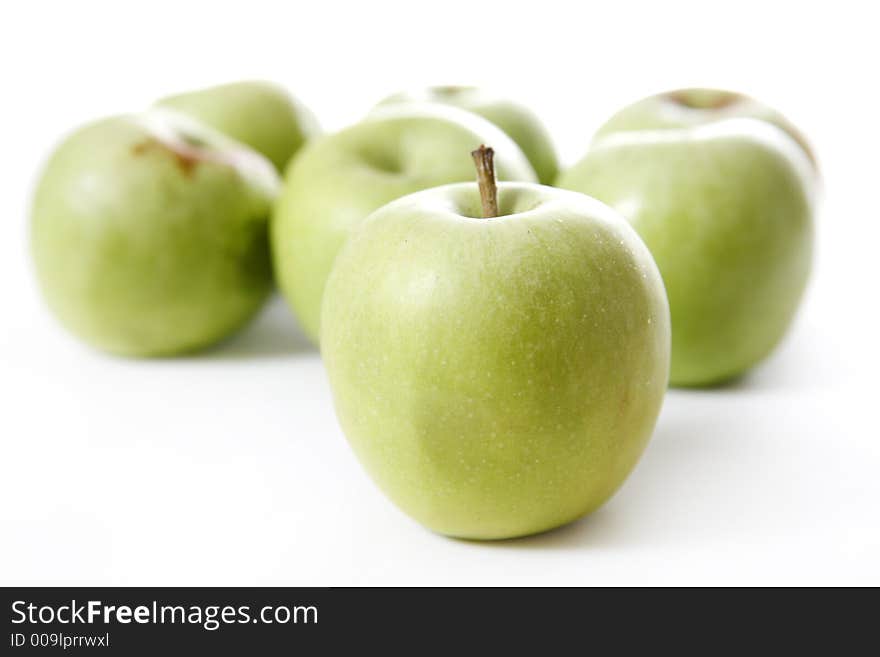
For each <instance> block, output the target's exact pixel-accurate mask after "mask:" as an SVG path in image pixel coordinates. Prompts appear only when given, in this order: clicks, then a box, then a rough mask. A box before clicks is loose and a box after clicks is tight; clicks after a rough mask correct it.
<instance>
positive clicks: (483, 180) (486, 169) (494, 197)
mask: <svg viewBox="0 0 880 657" xmlns="http://www.w3.org/2000/svg"><path fill="white" fill-rule="evenodd" d="M471 157H472V158H474V164H476V165H477V183H478V184H479V186H480V201H482V204H483V218H484V219H492V218H493V217H497V216H498V186H497V185H496V184H495V163H494V160H495V151H493V150H492V149H491V148H488V147H486V146H485V145H481V146H480V147H479V148H478V149H477V150H475V151H472V152H471Z"/></svg>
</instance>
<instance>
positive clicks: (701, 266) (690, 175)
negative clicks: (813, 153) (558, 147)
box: [558, 118, 813, 386]
mask: <svg viewBox="0 0 880 657" xmlns="http://www.w3.org/2000/svg"><path fill="white" fill-rule="evenodd" d="M811 178H812V169H811V165H810V162H809V160H808V159H807V157H806V155H805V154H804V151H803V150H802V149H801V148H800V147H799V146H798V145H797V143H796V142H795V141H794V140H792V139H791V138H790V137H789V135H787V134H786V133H785V132H783V131H782V130H780V129H779V128H777V127H776V126H773V125H770V124H769V123H767V122H765V121H761V120H756V119H748V118H747V119H725V120H721V121H718V122H716V123H703V124H698V125H696V126H693V127H686V128H659V129H653V130H641V131H638V130H633V131H629V132H620V133H615V134H611V135H609V136H606V137H604V138H600V139H599V140H597V141H596V142H595V144H594V146H593V148H592V150H591V151H590V152H589V153H587V155H586V156H585V157H584V158H583V159H582V160H581V161H580V162H579V163H578V164H576V165H575V166H574V167H573V168H572V169H570V170H569V171H567V172H566V173H564V174H563V175H562V176H561V178H560V180H559V182H558V184H559V186H560V187H564V188H568V189H573V190H577V191H580V192H584V193H586V194H589V195H591V196H594V197H595V198H597V199H599V200H601V201H604V202H605V203H607V204H608V205H610V206H611V207H613V208H615V209H617V210H618V211H619V212H620V213H621V214H623V215H624V216H625V217H626V218H627V219H629V220H630V222H631V223H632V224H633V226H634V227H635V229H636V230H637V231H638V232H639V234H640V235H641V236H642V239H644V240H645V243H646V244H647V245H648V248H649V249H650V250H651V253H653V255H654V258H655V259H656V261H657V265H658V266H659V267H660V271H661V273H662V274H663V280H664V282H665V284H666V290H667V293H668V294H669V305H670V308H671V312H672V329H673V330H672V368H671V378H670V380H671V383H672V384H674V385H681V386H700V385H710V384H716V383H721V382H724V381H726V380H728V379H731V378H733V377H736V376H738V375H740V374H742V373H744V372H745V371H746V370H748V369H749V368H750V367H752V366H753V365H755V364H756V363H758V362H760V361H761V360H762V359H763V358H765V357H766V356H767V355H768V354H770V352H771V351H772V350H773V348H774V347H775V346H776V345H777V344H778V343H779V341H780V340H781V339H782V337H783V335H784V334H785V332H786V330H787V328H788V326H789V325H790V324H791V321H792V318H793V317H794V315H795V311H796V310H797V307H798V304H799V302H800V299H801V295H802V293H803V291H804V287H805V285H806V282H807V278H808V275H809V271H810V263H811V251H812V241H813V229H812V226H813V209H812V205H813V203H812V192H811Z"/></svg>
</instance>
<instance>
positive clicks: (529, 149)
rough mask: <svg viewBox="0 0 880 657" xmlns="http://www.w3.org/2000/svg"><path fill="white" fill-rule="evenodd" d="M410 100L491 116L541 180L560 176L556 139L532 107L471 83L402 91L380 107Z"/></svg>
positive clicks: (546, 182) (543, 181)
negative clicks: (472, 85)
mask: <svg viewBox="0 0 880 657" xmlns="http://www.w3.org/2000/svg"><path fill="white" fill-rule="evenodd" d="M410 102H431V103H443V104H447V105H453V106H456V107H461V108H462V109H466V110H468V111H470V112H474V113H476V114H479V115H480V116H482V117H484V118H487V119H489V120H490V121H491V122H492V123H494V124H495V125H497V126H498V127H499V128H501V129H502V130H503V131H504V132H506V133H507V134H508V135H509V136H510V137H511V138H512V139H513V141H515V142H516V143H517V145H518V146H519V147H520V148H521V149H522V151H523V153H525V155H526V157H527V158H529V162H530V163H531V165H532V167H533V168H534V169H535V173H536V174H537V175H538V181H539V182H542V183H544V184H545V185H550V184H552V183H553V181H554V180H555V179H556V175H557V174H558V173H559V162H558V160H557V158H556V149H555V148H554V146H553V140H552V139H551V137H550V134H549V133H548V132H547V129H546V128H545V127H544V124H543V123H541V120H540V119H539V118H538V117H537V116H536V115H535V114H534V112H532V111H531V110H530V109H529V108H527V107H525V106H523V105H521V104H519V103H517V102H515V101H513V100H511V99H509V98H504V97H501V96H498V95H495V94H492V93H491V92H489V91H487V90H485V89H480V88H478V87H471V86H437V87H426V88H423V89H416V90H413V91H407V92H402V93H398V94H394V95H393V96H389V97H388V98H386V99H385V100H383V101H382V102H381V103H379V105H378V107H384V106H387V105H392V104H396V103H410Z"/></svg>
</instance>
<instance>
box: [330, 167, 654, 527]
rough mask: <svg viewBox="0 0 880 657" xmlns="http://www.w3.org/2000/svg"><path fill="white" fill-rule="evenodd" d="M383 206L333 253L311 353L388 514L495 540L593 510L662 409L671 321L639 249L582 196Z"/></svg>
mask: <svg viewBox="0 0 880 657" xmlns="http://www.w3.org/2000/svg"><path fill="white" fill-rule="evenodd" d="M499 187H500V189H499V192H500V193H499V196H498V200H497V206H498V215H499V216H497V217H495V218H482V211H481V199H480V193H479V192H478V190H477V185H476V184H473V183H462V184H455V185H448V186H443V187H439V188H435V189H430V190H427V191H422V192H419V193H416V194H412V195H410V196H406V197H404V198H401V199H398V200H397V201H394V202H393V203H390V204H388V205H386V206H384V207H383V208H381V209H379V210H377V211H376V212H375V213H373V214H372V215H371V216H370V217H369V218H368V219H367V220H366V221H365V222H363V224H362V225H361V226H360V227H359V228H358V230H357V231H356V232H355V234H354V235H353V236H352V238H351V240H350V241H349V242H348V244H347V245H346V246H345V248H344V249H343V251H342V252H341V254H340V255H339V258H338V259H337V262H336V265H335V267H334V269H333V273H332V274H331V276H330V280H329V282H328V283H327V291H326V298H325V302H324V308H323V320H322V327H323V328H322V335H321V352H322V355H323V358H324V362H325V365H326V369H327V373H328V376H329V380H330V384H331V388H332V391H333V397H334V402H335V406H336V411H337V414H338V416H339V420H340V423H341V425H342V428H343V430H344V432H345V434H346V436H347V437H348V440H349V442H350V444H351V446H352V447H353V449H354V451H355V453H356V455H357V457H358V458H359V460H360V461H361V463H362V464H363V465H364V467H365V468H366V470H367V471H368V473H369V474H370V475H371V476H372V478H373V479H374V480H375V482H376V483H377V484H378V485H379V487H380V488H381V489H382V490H383V491H384V492H385V493H386V494H387V495H388V496H389V497H390V498H391V500H392V501H394V502H395V503H396V504H397V505H398V506H399V507H400V508H401V509H403V510H404V511H405V512H406V513H408V514H409V515H410V516H412V517H413V518H415V519H416V520H418V521H419V522H420V523H422V524H424V525H426V526H427V527H429V528H430V529H432V530H434V531H436V532H439V533H441V534H446V535H450V536H456V537H462V538H471V539H502V538H510V537H514V536H522V535H526V534H532V533H536V532H540V531H544V530H548V529H551V528H553V527H557V526H559V525H562V524H565V523H568V522H570V521H572V520H574V519H576V518H578V517H580V516H582V515H584V514H586V513H589V512H590V511H592V510H594V509H596V508H597V507H599V506H600V505H601V504H602V503H603V502H604V501H605V500H607V499H608V498H609V497H610V496H611V495H612V493H613V492H614V491H615V490H616V489H617V488H618V487H619V486H620V485H621V484H622V483H623V481H624V479H625V478H626V477H627V475H628V474H629V473H630V471H631V470H632V469H633V467H634V466H635V464H636V462H637V460H638V458H639V456H640V455H641V453H642V451H643V449H644V447H645V445H646V443H647V441H648V439H649V437H650V434H651V432H652V429H653V427H654V423H655V421H656V419H657V415H658V413H659V410H660V407H661V404H662V400H663V396H664V392H665V390H666V381H667V376H668V368H669V339H670V337H669V331H670V329H669V314H668V306H667V302H666V295H665V293H664V290H663V284H662V281H661V279H660V275H659V273H658V271H657V268H656V266H655V264H654V261H653V260H652V259H651V255H650V254H649V252H648V250H647V249H646V248H645V246H644V244H643V243H642V242H641V240H640V239H639V238H638V236H637V235H636V233H635V232H634V231H633V230H632V228H631V227H630V226H629V225H628V224H627V222H626V221H625V220H624V219H623V218H622V217H620V216H619V215H618V214H617V213H615V212H613V211H612V210H611V209H610V208H608V207H606V206H605V205H603V204H601V203H599V202H598V201H595V200H594V199H591V198H588V197H587V196H584V195H582V194H576V193H573V192H567V191H564V190H559V189H554V188H551V187H544V186H540V185H534V184H528V183H501V184H500V186H499Z"/></svg>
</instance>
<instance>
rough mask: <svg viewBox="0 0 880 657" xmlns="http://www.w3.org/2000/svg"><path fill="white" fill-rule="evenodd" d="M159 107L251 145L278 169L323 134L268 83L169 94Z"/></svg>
mask: <svg viewBox="0 0 880 657" xmlns="http://www.w3.org/2000/svg"><path fill="white" fill-rule="evenodd" d="M158 104H159V105H161V106H164V107H169V108H171V109H174V110H176V111H178V112H183V113H184V114H187V115H189V116H192V117H193V118H196V119H198V120H199V121H202V122H203V123H205V124H207V125H209V126H210V127H212V128H214V129H215V130H217V131H219V132H222V133H223V134H225V135H228V136H229V137H232V138H233V139H236V140H238V141H240V142H242V143H243V144H246V145H248V146H250V147H251V148H253V149H254V150H255V151H257V152H259V153H262V154H263V155H265V156H266V157H267V158H269V159H270V160H271V161H272V164H274V165H275V168H276V169H278V171H283V170H284V167H285V166H286V164H287V162H288V161H289V160H290V158H291V157H292V156H293V155H294V154H295V153H296V152H297V151H298V150H299V149H300V147H301V146H302V145H303V144H304V143H305V142H306V141H307V140H308V139H310V138H312V137H314V136H315V135H317V134H318V132H319V131H320V129H319V127H318V122H317V120H316V119H315V116H314V115H313V114H312V113H311V112H310V111H309V110H308V109H307V108H306V107H305V106H304V105H303V104H302V103H300V102H299V101H298V100H296V99H295V98H293V97H292V96H290V94H288V93H287V92H286V91H285V90H284V89H282V88H280V87H278V86H276V85H274V84H271V83H269V82H260V81H245V82H233V83H231V84H223V85H219V86H216V87H208V88H207V89H199V90H197V91H191V92H188V93H183V94H179V95H176V96H169V97H168V98H164V99H162V100H160V101H159V103H158Z"/></svg>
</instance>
